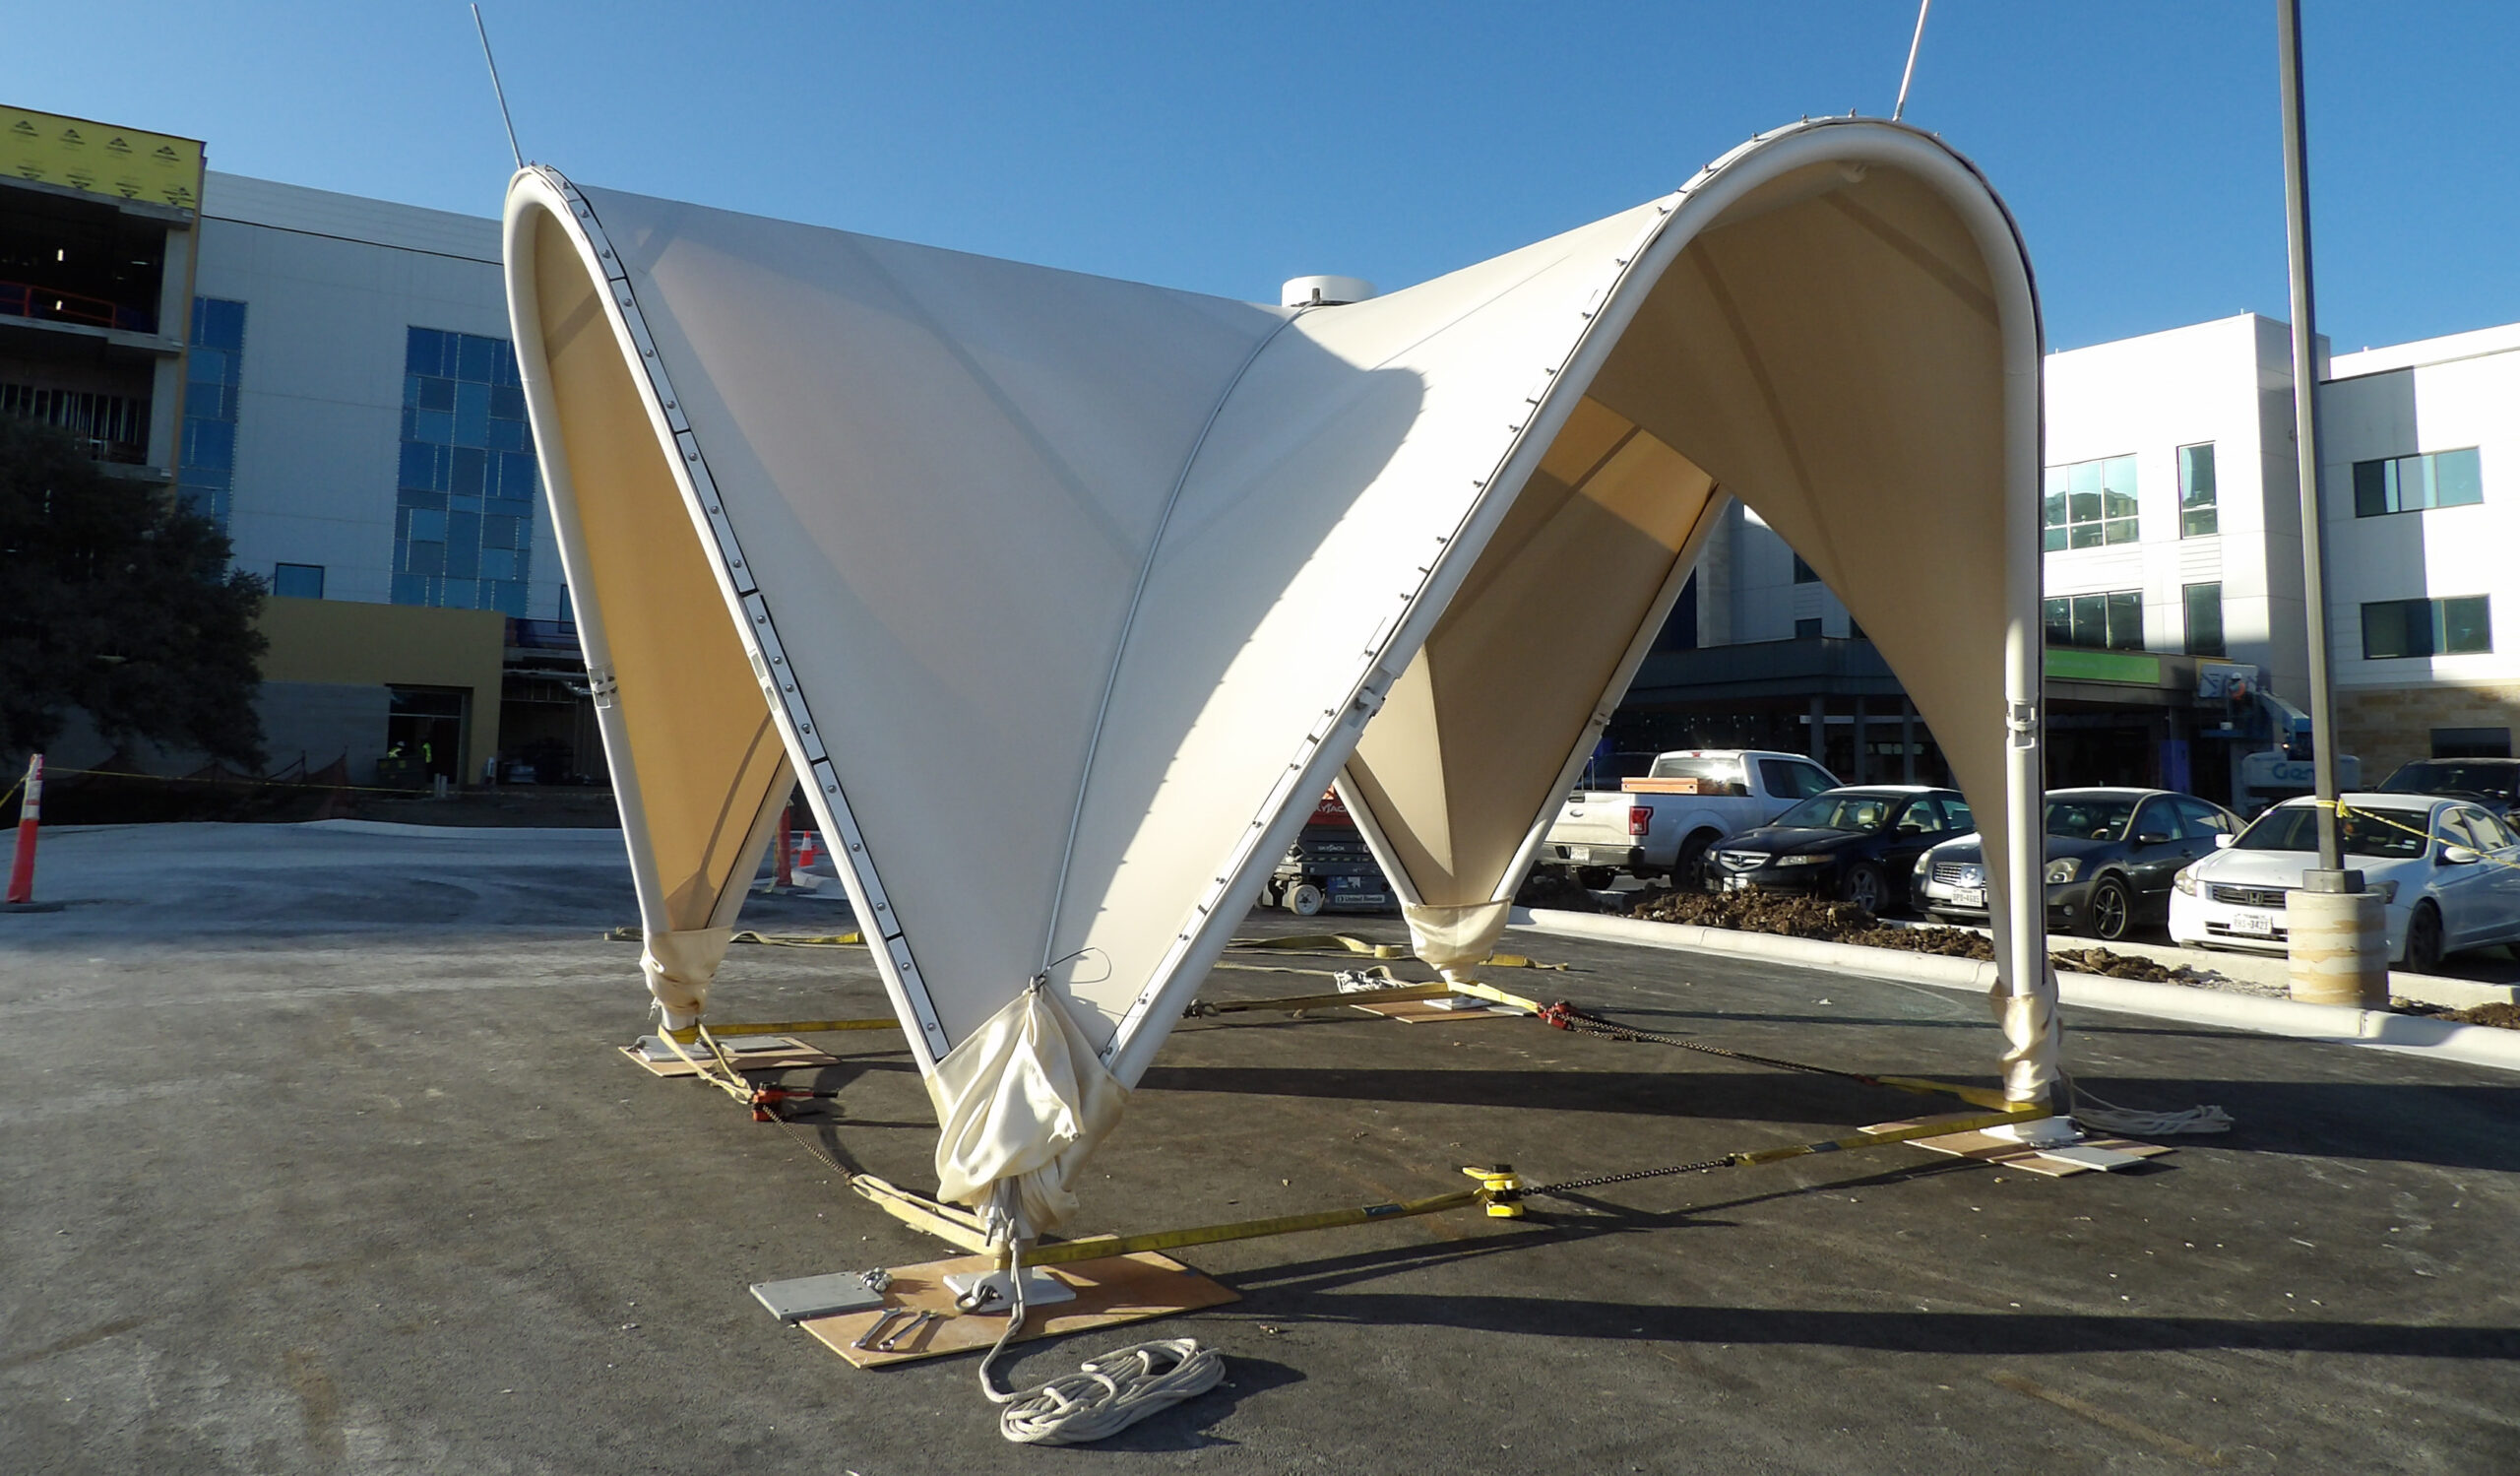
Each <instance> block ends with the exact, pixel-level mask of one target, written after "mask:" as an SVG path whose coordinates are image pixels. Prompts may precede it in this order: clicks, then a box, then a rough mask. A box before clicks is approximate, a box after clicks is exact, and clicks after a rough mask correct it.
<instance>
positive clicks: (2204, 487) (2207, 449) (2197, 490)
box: [2178, 441, 2223, 539]
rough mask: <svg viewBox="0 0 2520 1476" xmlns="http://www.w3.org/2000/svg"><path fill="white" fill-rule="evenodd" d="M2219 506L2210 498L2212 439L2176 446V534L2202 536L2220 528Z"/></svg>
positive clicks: (2211, 496) (2212, 461)
mask: <svg viewBox="0 0 2520 1476" xmlns="http://www.w3.org/2000/svg"><path fill="white" fill-rule="evenodd" d="M2222 527H2223V525H2222V515H2221V510H2220V509H2219V508H2218V507H2217V505H2216V504H2215V501H2214V443H2213V442H2212V441H2207V442H2206V443H2205V444H2204V445H2202V446H2181V447H2179V448H2178V536H2179V537H2180V538H2183V539H2195V538H2203V537H2205V536H2206V535H2207V534H2209V533H2220V532H2222Z"/></svg>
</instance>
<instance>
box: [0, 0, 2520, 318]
mask: <svg viewBox="0 0 2520 1476" xmlns="http://www.w3.org/2000/svg"><path fill="white" fill-rule="evenodd" d="M2304 11H2305V20H2304V31H2305V34H2306V36H2307V43H2308V68H2309V82H2308V92H2309V99H2310V108H2311V121H2310V141H2311V170H2312V188H2311V199H2312V204H2313V207H2314V210H2315V220H2314V234H2315V239H2316V243H2317V252H2318V266H2319V273H2320V277H2319V305H2320V320H2321V327H2322V328H2323V329H2324V330H2325V331H2326V332H2327V333H2328V334H2329V335H2330V336H2331V337H2332V338H2333V340H2334V341H2335V343H2336V345H2337V347H2338V348H2339V349H2340V350H2350V349H2355V348H2360V347H2362V346H2364V345H2366V344H2384V343H2395V342H2400V341H2404V340H2407V339H2413V338H2422V337H2428V336H2430V335H2434V334H2440V333H2451V332H2457V331H2461V330H2464V329H2468V328H2476V327H2483V326H2486V325H2488V324H2495V323H2505V322H2511V321H2514V320H2520V150H2515V149H2514V147H2513V145H2514V142H2515V141H2514V137H2513V134H2514V129H2513V125H2512V123H2511V121H2510V118H2509V114H2508V111H2507V103H2506V100H2505V99H2506V98H2507V96H2508V94H2509V92H2510V88H2511V79H2512V78H2513V76H2514V75H2515V72H2516V71H2520V5H2515V4H2512V3H2509V0H2489V3H2488V0H2475V3H2452V0H2388V3H2386V4H2369V3H2360V0H2305V3H2304ZM484 12H485V14H486V15H487V17H488V19H489V22H490V27H491V38H492V40H493V41H494V42H495V43H496V45H497V47H498V49H499V56H500V64H501V70H502V72H503V74H504V76H505V78H506V81H507V86H508V95H509V100H510V103H511V104H512V105H513V107H514V109H515V113H516V123H517V131H518V133H519V134H520V136H521V137H522V139H523V142H524V144H525V147H526V152H527V156H528V157H529V158H532V159H537V160H543V161H546V162H549V163H553V164H556V165H558V166H560V167H561V168H562V169H564V170H565V171H567V172H568V173H570V174H572V175H573V176H576V177H578V178H581V179H585V180H588V181H590V182H594V183H599V184H607V185H612V186H615V187H619V188H625V189H635V190H641V191H644V192H647V193H652V194H660V195H667V196H673V197H676V198H681V199H688V200H695V201H700V202H703V203H707V204H711V205H720V206H725V207H729V208H733V209H739V210H749V211H758V212H761V213H764V214H770V215H779V216H786V217H789V218H793V219H798V220H805V221H813V222H819V223H823V224H827V225H842V226H846V227H849V228H851V229H855V230H864V231H871V232H875V233H878V234H884V235H893V236H901V237H905V238H909V239H914V240H920V241H927V242H932V243H935V244H938V245H946V246H953V247H958V248H961V249H965V250H971V251H980V252H987V253H990V254H994V255H1001V256H1011V257H1017V258H1021V259H1025V260H1031V261H1039V262H1045V263H1049V264H1052V265H1056V266H1063V267H1071V268H1076V269H1079V270H1085V271H1093V272H1101V273H1105V274H1108V275H1111V276H1118V277H1130V278H1138V279H1142V280H1146V281H1152V282H1160V283H1166V284H1168V285H1172V286H1177V287H1184V288H1190V289H1198V290H1203V291H1212V292H1219V293H1226V294H1229V295H1234V296H1240V297H1250V298H1263V299H1265V298H1269V297H1271V296H1272V295H1273V294H1274V292H1275V290H1276V288H1277V285H1278V283H1279V282H1280V281H1281V280H1282V279H1284V278H1287V277H1290V276H1294V275H1297V274H1300V273H1307V272H1340V273H1347V274H1351V275H1355V276H1361V277H1365V278H1368V279H1371V280H1372V281H1374V282H1376V283H1378V284H1380V285H1382V286H1383V287H1384V288H1386V289H1388V288H1392V287H1398V286H1403V285H1406V284H1408V283H1411V282H1417V281H1421V280H1423V279H1425V278H1428V277H1431V276H1435V275H1437V274H1439V273H1442V272H1445V271H1448V270H1451V269H1452V268H1455V267H1458V266H1462V265H1465V264H1467V263H1470V262H1474V261H1477V260H1480V259H1481V258H1483V257H1486V256H1489V255H1493V254H1495V253H1496V252H1499V251H1503V250H1507V249H1510V248H1512V247H1514V246H1518V245H1521V244H1524V243H1525V242H1528V241H1531V240H1534V239H1537V238H1539V237H1541V236H1544V235H1547V234H1549V233H1551V232H1554V231H1557V230H1561V229H1564V228H1566V227H1568V226H1571V225H1580V224H1582V223H1583V222H1585V221H1589V220H1593V219H1596V218H1598V217H1601V216H1604V215H1607V214H1608V213H1610V212H1612V211H1614V210H1618V209H1620V208H1623V207H1625V206H1628V205H1631V204H1634V203H1636V202H1637V201H1640V200H1643V199H1646V198H1648V197H1651V196H1653V195H1656V194H1659V193H1661V192H1663V191H1665V190H1668V189H1670V187H1671V186H1673V185H1675V184H1677V183H1679V182H1680V181H1682V180H1684V179H1685V178H1686V177H1687V176H1688V175H1689V174H1690V173H1691V172H1693V171H1694V170H1695V169H1696V168H1697V167H1698V165H1700V164H1701V163H1703V162H1705V161H1706V160H1709V159H1711V158H1713V157H1715V156H1716V155H1718V154H1720V153H1722V152H1723V151H1724V150H1726V149H1727V148H1730V147H1731V146H1732V145H1733V144H1735V143H1738V142H1739V141H1740V140H1741V139H1743V138H1745V137H1747V136H1748V135H1750V134H1752V133H1754V132H1757V131H1758V130H1760V129H1762V128H1765V127H1769V126H1772V125H1774V124H1776V123H1779V122H1783V121H1787V120H1790V119H1793V118H1796V117H1799V116H1802V115H1804V114H1813V113H1832V112H1835V113H1843V112H1845V111H1847V110H1848V109H1850V108H1860V109H1861V110H1862V111H1864V112H1866V113H1887V112H1888V111H1889V109H1890V105H1891V102H1892V99H1893V98H1894V96H1896V94H1897V90H1898V81H1899V68H1900V64H1901V63H1902V61H1904V59H1905V57H1906V52H1907V43H1908V34H1909V30H1910V27H1911V26H1912V25H1913V23H1914V20H1915V15H1916V8H1915V5H1914V4H1913V3H1912V0H1800V3H1796V4H1791V5H1788V4H1739V3H1734V4H1723V5H1718V4H1697V3H1670V4H1644V3H1631V4H1621V5H1607V4H1598V5H1597V4H1580V3H1554V4H1537V3H1530V0H1526V3H1523V4H1518V5H1502V4H1478V3H1462V4H1451V5H1439V4H1431V3H1425V4H1410V5H1403V4H1371V3H1361V0H1352V3H1346V4H1282V5H1249V6H1223V5H1196V4H1187V5H1185V4H1179V3H1175V4H1171V5H1157V4H1147V5H1123V4H1091V3H1082V0H1080V3H1072V4H1065V5H1055V6H1053V5H1046V4H1042V5H1031V6H1018V5H990V4H963V5H922V4H896V5H891V6H883V7H869V6H863V5H854V4H836V3H835V4H804V3H791V0H781V3H757V4H740V3H737V4H728V3H723V0H722V3H719V4H713V5H698V4H663V3H656V0H617V3H612V4H601V5H598V4H563V3H554V0H491V3H489V4H487V5H485V6H484ZM2274 29H2275V27H2274V6H2273V4H2272V0H2188V3H2183V4H2172V3H2153V0H2110V3H2105V4H2080V5H2065V4H2049V3H2034V0H1940V3H1939V4H1938V5H1936V7H1935V10H1934V15H1933V20H1932V25H1931V27H1930V28H1929V29H1928V31H1927V32H1926V35H1925V44H1924V53H1923V56H1922V60H1921V61H1920V62H1919V64H1918V76H1917V84H1916V90H1915V93H1914V96H1913V97H1912V99H1911V101H1910V104H1909V109H1908V117H1909V121H1911V122H1914V123H1917V124H1919V125H1921V126H1922V127H1926V128H1930V129H1932V130H1934V131H1935V132H1937V133H1940V134H1941V135H1942V136H1943V137H1944V138H1946V139H1947V140H1949V141H1950V142H1951V143H1952V144H1953V145H1954V146H1956V147H1957V148H1959V149H1960V150H1961V151H1962V152H1963V153H1966V154H1968V155H1970V156H1971V157H1973V158H1974V159H1976V160H1978V162H1979V163H1980V165H1981V166H1982V167H1984V168H1985V171H1986V173H1987V174H1988V176H1989V177H1990V178H1992V179H1993V181H1994V182H1995V185H1996V187H1997V188H1998V189H1999V190H2001V191H2002V192H2003V194H2004V196H2005V198H2006V200H2007V201H2008V202H2009V203H2010V204H2011V206H2012V208H2013V210H2014V212H2015V214H2016V215H2017V216H2018V217H2019V218H2020V219H2021V222H2022V225H2023V228H2024V231H2025V233H2026V234H2027V236H2028V238H2029V241H2030V246H2031V253H2032V258H2033V260H2034V262H2035V263H2036V264H2037V267H2038V271H2039V276H2040V284H2041V289H2042V292H2043V296H2044V299H2045V302H2046V307H2047V325H2048V337H2049V341H2050V343H2051V345H2053V346H2054V347H2058V348H2072V347H2075V346H2078V345H2083V344H2089V343H2096V342H2100V341H2103V340H2107V339H2111V338H2118V337H2123V336H2125V335H2128V334H2134V333H2142V332H2148V331H2151V330H2155V329H2161V328H2169V327H2174V326H2177V325H2179V324H2183V323H2190V322H2197V321H2202V320H2204V319H2208V318H2216V317H2222V316H2225V315H2228V314H2231V313H2235V312H2241V311H2247V310H2250V309H2254V310H2257V311H2259V312H2264V313H2267V314H2270V315H2273V316H2278V317H2280V316H2283V315H2284V314H2285V291H2284V241H2283V210H2282V180H2281V174H2280V168H2279V158H2278V142H2277V141H2278V134H2277V118H2276V71H2275V65H2276V64H2275V38H2274ZM11 49H12V52H13V53H14V54H15V55H16V56H17V57H18V58H19V59H20V65H19V66H18V67H16V68H14V69H13V72H14V74H15V75H14V78H13V80H12V82H11V84H10V85H9V90H8V93H7V95H6V96H5V97H4V98H0V100H5V101H8V102H11V103H16V104H19V105H22V106H30V107H37V108H47V109H51V110H54V111H60V112H69V113H76V114H81V115H85V116H90V117H95V118H101V119H104V120H106V121H110V122H116V123H122V124H126V125H129V126H134V127H143V128H154V129H158V130H161V131H164V132H170V133H181V134H188V135H191V136H194V137H199V138H204V139H207V140H208V141H209V143H210V147H211V158H212V166H213V167H214V168H220V169H225V170H229V171H233V172H237V173H245V174H255V175H261V176H264V177H267V178H272V179H282V180H287V181H290V182H292V183H298V184H307V185H315V186H320V187H323V188H327V189H339V190H348V191H352V192H355V193H361V194H369V195H376V196H380V197H383V198H386V199H393V200H403V201H409V202H411V203H413V204H420V205H429V206H436V207H439V208H442V209H448V210H461V211H468V212H473V213H476V214H482V215H489V214H494V213H495V212H496V210H497V208H498V202H499V194H500V190H501V188H502V186H503V184H504V182H505V179H506V176H507V173H508V170H509V160H508V158H507V147H506V143H505V141H504V139H503V137H502V136H501V134H500V132H499V125H498V117H497V113H496V110H495V106H494V104H493V102H492V99H491V96H490V91H489V87H488V84H487V81H486V78H485V75H484V73H483V70H482V67H481V61H480V56H479V52H478V50H477V45H476V42H475V41H474V39H473V28H472V21H471V18H470V16H469V14H468V13H467V11H466V10H465V7H464V6H463V5H461V4H449V3H443V0H427V3H394V4H384V3H374V0H362V3H355V4H345V3H340V0H336V3H334V4H331V5H314V4H279V3H259V0H220V3H218V4H212V5H204V4H201V3H199V0H188V3H185V4H181V5H177V4H158V3H151V0H124V3H118V4H115V5H112V6H53V7H44V8H34V7H27V8H21V9H19V10H18V11H16V12H15V13H14V15H13V18H12V21H11ZM30 58H44V59H46V63H47V64H46V65H44V66H42V67H36V66H32V65H29V64H28V60H29V59H30Z"/></svg>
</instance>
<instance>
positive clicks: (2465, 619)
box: [2362, 595, 2493, 661]
mask: <svg viewBox="0 0 2520 1476" xmlns="http://www.w3.org/2000/svg"><path fill="white" fill-rule="evenodd" d="M2492 649H2493V612H2492V609H2491V606H2490V602H2489V598H2488V596H2485V595H2467V596H2463V597H2460V598H2458V599H2452V600H2382V601H2379V602H2377V603H2375V604H2371V605H2365V606H2363V607H2362V659H2363V660H2364V661H2386V660H2388V659H2389V658H2391V657H2397V656H2466V655H2471V654H2474V653H2477V652H2482V651H2491V650H2492Z"/></svg>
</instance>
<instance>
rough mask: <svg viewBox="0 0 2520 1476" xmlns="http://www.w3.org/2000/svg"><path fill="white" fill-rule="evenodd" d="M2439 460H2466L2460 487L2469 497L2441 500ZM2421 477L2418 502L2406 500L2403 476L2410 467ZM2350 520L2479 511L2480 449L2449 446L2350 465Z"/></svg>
mask: <svg viewBox="0 0 2520 1476" xmlns="http://www.w3.org/2000/svg"><path fill="white" fill-rule="evenodd" d="M2443 457H2462V458H2465V460H2466V466H2467V475H2466V477H2465V478H2464V479H2462V482H2461V484H2462V486H2464V487H2465V488H2467V489H2469V490H2471V491H2472V492H2473V495H2466V496H2461V497H2460V498H2459V499H2458V500H2457V501H2454V502H2444V501H2442V500H2441V496H2440V487H2441V469H2440V463H2441V459H2442V458H2443ZM2410 463H2412V464H2415V465H2417V466H2419V467H2420V468H2421V470H2422V472H2423V474H2424V489H2423V492H2422V494H2421V496H2422V499H2423V500H2421V501H2417V502H2409V501H2407V500H2406V494H2405V486H2406V472H2405V468H2406V467H2407V466H2408V465H2409V464H2410ZM2353 475H2354V516H2356V517H2357V518H2393V517H2396V516H2398V515H2399V514H2401V513H2411V512H2432V511H2434V510H2436V509H2439V508H2447V507H2480V506H2483V505H2484V503H2485V457H2484V453H2483V450H2482V448H2481V447H2477V446H2453V447H2451V448H2450V449H2449V450H2447V451H2417V452H2412V453H2410V454H2408V455H2405V456H2382V457H2376V458H2374V459H2372V460H2369V461H2358V462H2356V463H2355V464H2354V474H2353Z"/></svg>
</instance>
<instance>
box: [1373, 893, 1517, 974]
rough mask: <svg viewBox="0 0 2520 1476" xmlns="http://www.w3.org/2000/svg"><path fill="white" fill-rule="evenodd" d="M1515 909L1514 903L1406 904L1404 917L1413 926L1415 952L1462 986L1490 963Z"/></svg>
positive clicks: (1410, 944)
mask: <svg viewBox="0 0 2520 1476" xmlns="http://www.w3.org/2000/svg"><path fill="white" fill-rule="evenodd" d="M1513 906H1514V904H1513V903H1512V902H1511V901H1505V902H1473V903H1471V904H1469V905H1467V906H1460V907H1453V906H1436V905H1433V904H1430V903H1423V902H1404V903H1402V904H1401V905H1400V915H1401V917H1402V918H1404V919H1405V920H1407V922H1408V924H1409V946H1410V948H1411V950H1412V951H1414V952H1415V953H1416V954H1417V955H1418V957H1419V958H1420V959H1422V960H1424V961H1425V962H1426V963H1427V964H1429V965H1431V966H1432V967H1433V968H1434V970H1435V971H1436V972H1437V973H1439V974H1441V975H1443V976H1444V979H1445V981H1446V982H1447V983H1459V982H1461V981H1463V980H1466V979H1468V978H1470V977H1471V974H1470V971H1471V970H1472V969H1474V968H1477V967H1478V966H1479V965H1481V964H1482V963H1485V962H1486V961H1487V955H1488V954H1489V953H1490V952H1491V951H1493V950H1494V948H1495V947H1496V939H1498V938H1499V937H1502V936H1503V935H1504V932H1505V919H1506V916H1507V914H1509V913H1510V912H1511V911H1512V910H1513Z"/></svg>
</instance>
